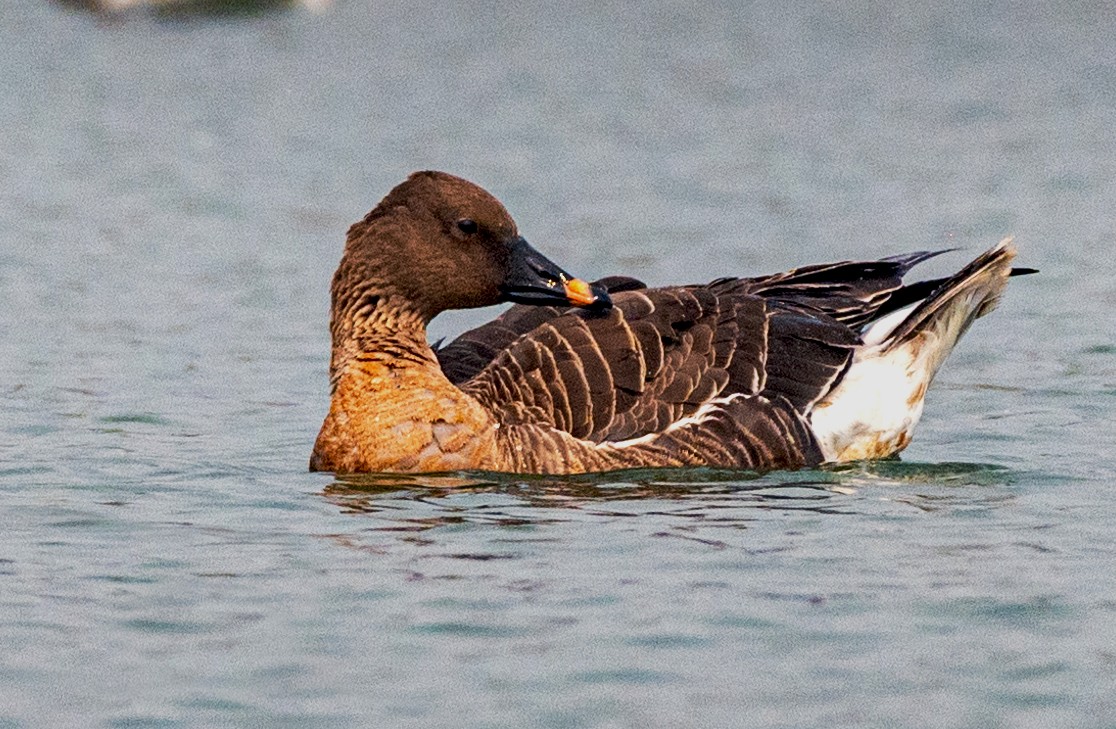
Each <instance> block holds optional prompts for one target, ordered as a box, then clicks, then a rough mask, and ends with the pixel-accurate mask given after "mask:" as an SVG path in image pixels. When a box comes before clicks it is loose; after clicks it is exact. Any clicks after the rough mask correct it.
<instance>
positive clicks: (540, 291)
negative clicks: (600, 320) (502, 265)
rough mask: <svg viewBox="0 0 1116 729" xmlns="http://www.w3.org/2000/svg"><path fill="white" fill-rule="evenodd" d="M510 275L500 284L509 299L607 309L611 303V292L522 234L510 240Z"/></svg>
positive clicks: (505, 297) (521, 302)
mask: <svg viewBox="0 0 1116 729" xmlns="http://www.w3.org/2000/svg"><path fill="white" fill-rule="evenodd" d="M510 253H511V260H510V262H509V265H508V275H507V277H506V278H505V279H504V283H503V284H502V285H501V286H500V291H501V293H502V294H503V297H504V299H505V300H506V301H514V302H515V303H517V304H534V305H536V306H581V307H586V308H591V309H596V310H602V311H603V310H607V309H609V308H611V306H612V300H611V299H610V298H609V296H608V292H606V291H605V290H604V288H603V287H602V286H600V285H598V284H590V283H588V282H586V281H583V280H582V279H579V278H574V277H573V276H571V275H570V274H568V273H566V272H565V271H564V270H562V269H561V268H559V267H558V265H557V264H556V263H554V262H553V261H551V260H550V259H549V258H547V257H546V256H544V255H543V254H541V253H539V252H538V251H536V250H535V249H534V248H532V247H531V245H530V244H529V243H527V241H526V240H524V239H523V238H516V239H515V240H513V241H512V243H511V251H510Z"/></svg>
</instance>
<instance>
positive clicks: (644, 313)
mask: <svg viewBox="0 0 1116 729" xmlns="http://www.w3.org/2000/svg"><path fill="white" fill-rule="evenodd" d="M944 252H945V251H920V252H915V253H909V254H905V255H897V256H891V257H888V258H883V259H880V260H875V261H867V262H856V261H842V262H837V263H827V264H821V265H811V266H805V267H801V268H796V269H794V270H791V271H787V272H784V273H776V274H772V275H764V276H757V277H752V278H737V277H731V278H719V279H717V280H715V281H712V282H710V283H707V284H698V285H685V286H667V287H662V288H649V287H647V286H646V285H644V284H643V283H642V282H640V281H638V280H636V279H634V278H629V277H624V276H612V277H608V278H604V279H601V280H599V281H595V282H592V283H589V282H586V281H584V280H582V279H579V278H575V277H573V276H571V275H570V274H568V273H567V272H566V271H565V270H563V269H562V268H560V267H559V266H558V265H556V264H555V263H554V262H552V261H550V260H549V259H547V258H546V257H545V256H543V255H542V254H541V253H539V252H538V251H537V250H535V249H534V248H533V247H532V246H531V245H529V244H528V242H527V241H526V239H524V238H523V237H522V236H521V235H520V233H519V230H518V228H517V227H516V224H515V221H514V220H513V219H512V217H511V216H510V215H509V213H508V211H507V210H506V209H505V208H504V206H503V205H502V204H501V203H500V202H499V201H498V200H497V199H496V198H495V197H493V196H492V195H491V194H490V193H489V192H487V191H486V190H484V189H482V188H481V187H479V186H477V185H475V184H473V183H472V182H469V181H467V180H464V179H462V178H460V177H456V176H453V175H450V174H447V173H444V172H436V171H423V172H416V173H414V174H412V175H410V176H409V177H408V178H407V179H406V180H405V181H404V182H402V183H400V184H399V185H397V186H396V187H395V188H393V189H392V190H391V191H390V192H389V193H388V194H387V195H386V196H385V197H384V198H383V200H382V201H381V202H380V203H379V204H378V205H377V206H376V207H375V208H374V209H373V210H372V211H371V212H369V213H368V214H367V215H366V216H365V217H364V218H363V219H361V220H360V221H358V222H357V223H355V224H354V225H353V226H352V227H351V228H350V229H349V231H348V235H347V239H346V242H345V247H344V251H343V254H342V256H341V262H340V264H339V265H338V268H337V271H336V273H335V274H334V276H333V281H332V286H331V299H332V306H331V312H330V333H331V337H332V352H331V357H330V363H329V378H330V402H329V411H328V413H327V415H326V416H325V420H324V422H323V424H322V427H321V431H320V433H319V434H318V437H317V440H316V442H315V444H314V449H313V453H312V455H311V458H310V469H311V470H313V471H332V472H336V473H364V472H410V473H434V472H449V471H462V470H481V471H493V472H507V473H534V474H575V473H587V472H603V471H611V470H619V469H627V468H655V467H693V466H698V467H702V466H704V467H715V468H730V469H746V470H751V471H770V470H774V469H797V468H805V467H815V466H819V465H822V464H827V463H839V462H846V461H855V460H862V459H878V458H885V457H888V456H892V455H893V454H896V453H898V452H899V451H901V450H903V449H904V448H905V447H906V446H907V444H908V443H910V440H911V435H912V432H913V430H914V427H915V425H916V424H917V423H918V420H919V418H920V416H921V414H922V409H923V401H924V398H925V395H926V390H927V387H929V385H930V382H931V380H933V378H934V375H935V374H936V373H937V371H938V369H939V367H940V366H941V365H942V363H943V362H944V360H945V359H946V357H947V356H948V355H949V353H950V351H951V350H952V349H953V347H954V345H955V344H956V343H957V341H958V338H959V337H960V336H961V335H962V334H963V333H964V332H965V331H966V330H967V329H968V328H969V325H970V324H972V322H973V321H974V320H975V319H977V318H979V317H981V316H984V315H985V314H987V313H988V312H990V311H991V310H992V309H993V308H994V307H995V306H996V304H997V302H998V300H999V298H1000V295H1001V293H1002V292H1003V290H1004V287H1005V286H1006V284H1007V280H1008V278H1009V277H1010V276H1012V275H1013V274H1020V273H1030V272H1031V270H1030V269H1018V268H1016V269H1013V268H1012V265H1011V263H1012V260H1013V258H1014V257H1015V253H1016V250H1015V247H1014V246H1013V244H1012V242H1011V239H1005V240H1003V241H1001V242H1000V243H999V244H998V245H996V246H994V247H992V248H991V249H990V250H988V251H986V252H984V253H982V254H981V255H979V256H977V257H976V258H975V259H974V260H973V261H972V262H970V263H969V264H968V265H966V266H964V267H963V268H961V269H960V270H959V271H958V272H957V273H955V274H954V275H952V276H948V277H945V278H939V279H934V280H927V281H920V282H917V283H911V284H904V283H903V281H902V278H903V276H904V275H905V274H906V273H907V272H908V271H909V270H910V269H911V268H912V267H913V266H915V265H916V264H918V263H921V262H923V261H925V260H927V259H929V258H932V257H934V256H937V255H939V254H941V253H944ZM501 302H512V303H513V306H511V307H510V308H509V309H507V310H506V311H505V312H504V313H502V314H501V315H500V316H498V317H496V318H495V319H494V320H493V321H490V322H488V323H486V324H483V325H481V326H479V327H477V328H475V329H472V330H469V331H466V332H465V333H463V334H462V335H460V336H459V337H457V338H456V339H455V340H453V341H452V342H450V343H448V344H446V345H445V346H437V345H435V346H432V345H431V344H430V343H428V341H427V332H426V328H427V325H428V324H429V323H430V321H431V319H433V318H434V317H435V316H437V315H438V314H439V313H441V312H443V311H446V310H448V309H463V308H471V307H482V306H489V305H493V304H497V303H501Z"/></svg>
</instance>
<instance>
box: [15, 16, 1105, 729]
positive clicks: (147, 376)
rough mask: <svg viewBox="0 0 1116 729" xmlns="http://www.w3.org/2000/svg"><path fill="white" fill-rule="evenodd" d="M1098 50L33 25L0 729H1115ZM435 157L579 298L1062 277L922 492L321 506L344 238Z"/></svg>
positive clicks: (927, 460) (1025, 321)
mask: <svg viewBox="0 0 1116 729" xmlns="http://www.w3.org/2000/svg"><path fill="white" fill-rule="evenodd" d="M1113 28H1116V15H1114V13H1113V11H1112V10H1110V9H1109V8H1108V6H1106V5H1104V4H1090V3H1085V2H1081V3H1063V4H1059V5H1057V6H1054V5H1049V6H1042V7H1039V6H1036V7H1033V8H1032V7H1027V6H1018V5H1015V4H1010V3H998V2H997V3H991V4H986V5H985V6H982V7H981V8H978V9H976V8H971V7H964V6H961V5H946V6H942V7H940V8H937V9H929V8H926V7H924V6H923V4H918V3H898V4H895V3H888V4H884V3H867V2H866V3H856V4H844V5H841V6H839V7H832V6H830V5H829V4H815V5H810V4H807V5H795V6H793V7H781V6H778V7H777V6H775V5H773V4H759V5H755V4H753V5H749V6H748V7H743V8H741V7H737V5H736V4H732V3H725V4H720V5H716V4H714V5H711V6H708V7H703V8H702V9H701V10H700V11H696V10H694V9H692V8H691V7H690V6H689V5H688V4H682V3H678V4H671V3H666V4H662V3H660V4H654V5H646V6H631V5H630V4H627V3H615V4H613V3H582V4H573V5H568V4H566V5H561V6H554V7H549V6H548V7H530V6H518V5H514V4H513V5H507V4H496V3H483V4H470V5H465V4H461V5H446V4H445V3H427V4H423V3H419V4H415V3H407V4H396V5H392V4H383V3H376V4H373V3H369V2H365V1H364V0H349V1H348V2H338V3H335V4H334V5H333V6H332V7H330V8H328V9H327V10H326V11H325V12H320V13H311V12H308V11H305V10H300V9H290V10H288V11H283V12H274V13H268V14H262V15H252V16H219V17H208V16H205V15H191V16H185V17H174V18H165V17H162V16H158V15H153V14H148V13H145V12H142V11H141V12H136V13H130V14H126V15H124V16H121V17H117V18H112V19H107V18H100V17H96V16H93V15H91V14H89V13H86V12H83V11H81V10H79V9H76V8H74V7H72V6H69V5H65V4H61V3H52V2H46V0H8V1H7V2H5V3H3V4H2V5H0V128H2V129H3V133H2V134H0V179H3V180H4V184H3V185H2V186H0V344H2V347H3V356H0V432H2V434H3V437H2V438H0V513H2V514H3V526H4V528H3V529H2V530H0V648H2V650H0V726H5V727H7V726H12V727H24V726H27V727H31V726H107V727H114V726H145V727H146V726H160V727H188V726H199V727H200V726H216V725H244V726H297V727H311V726H329V727H337V726H400V727H403V726H422V727H478V728H479V727H486V728H487V727H523V726H532V727H535V726H537V727H648V726H651V727H657V726H661V727H690V726H692V727H708V726H750V727H787V726H794V727H811V726H818V727H820V726H826V727H829V726H848V725H856V726H874V727H969V726H973V727H976V726H979V727H1036V728H1039V727H1041V728H1047V727H1114V726H1116V699H1114V698H1113V697H1114V696H1116V569H1114V568H1113V564H1116V547H1114V546H1113V545H1114V543H1116V526H1114V525H1116V514H1114V511H1113V507H1112V505H1111V502H1112V494H1113V481H1114V475H1116V474H1114V471H1116V469H1114V468H1113V466H1112V454H1113V453H1116V437H1114V436H1113V428H1112V423H1113V422H1114V421H1116V406H1114V404H1116V325H1114V321H1113V316H1112V313H1111V312H1112V310H1113V307H1114V306H1116V284H1114V283H1113V281H1114V279H1113V276H1112V272H1111V269H1112V265H1111V262H1112V251H1113V250H1116V248H1114V246H1116V212H1114V211H1116V204H1114V203H1116V188H1114V184H1116V183H1114V180H1116V145H1113V144H1112V141H1111V137H1112V129H1114V128H1116V56H1114V55H1113V51H1112V48H1113V47H1114V44H1113V41H1116V37H1114V35H1113V30H1112V29H1113ZM422 168H439V169H446V170H448V171H451V172H455V173H458V174H462V175H465V176H467V177H470V178H472V179H475V180H477V181H478V182H481V183H482V184H484V185H485V186H487V187H488V188H490V189H491V190H492V191H493V192H494V193H496V194H497V195H498V196H499V197H500V198H501V199H503V200H504V201H505V202H506V203H507V205H508V207H509V208H510V209H511V211H512V212H513V214H514V215H515V216H516V218H517V220H518V221H519V223H520V227H521V229H522V230H523V232H524V233H525V234H526V235H527V237H528V238H529V239H530V240H531V241H532V242H533V243H534V244H535V245H536V246H537V247H538V248H540V249H542V250H544V251H546V252H547V253H548V254H549V255H551V256H552V257H553V258H555V259H556V260H558V261H560V262H561V263H562V264H563V265H564V266H565V267H566V268H568V269H569V270H571V271H573V272H576V273H577V274H579V275H582V276H585V277H596V276H602V275H607V274H612V273H627V274H631V275H635V276H639V277H642V278H644V279H646V280H647V281H649V282H651V283H669V282H689V281H700V280H706V279H709V278H712V277H715V276H718V275H726V274H733V273H760V272H768V271H773V270H780V269H784V268H788V267H791V266H794V265H798V264H801V263H806V262H813V261H820V260H831V259H840V258H850V257H858V256H876V255H887V254H891V253H895V252H899V251H906V250H916V249H921V248H927V247H961V248H963V249H964V254H969V253H973V252H975V251H976V250H979V249H981V248H983V247H985V246H988V245H991V244H993V243H995V242H996V241H997V240H998V239H999V238H1000V237H1002V236H1003V235H1007V234H1014V235H1015V236H1016V239H1017V242H1018V245H1019V248H1020V250H1021V263H1022V264H1023V265H1027V266H1034V267H1037V268H1040V269H1042V274H1041V275H1039V276H1031V277H1027V278H1025V279H1019V280H1016V281H1013V283H1012V285H1011V287H1010V288H1009V290H1008V292H1007V295H1006V296H1005V298H1004V301H1003V304H1002V306H1001V308H1000V309H999V310H998V311H997V312H995V314H993V315H992V316H991V317H990V318H988V319H986V320H983V321H981V322H979V323H977V324H976V325H975V326H974V327H973V329H972V330H971V332H970V333H969V335H968V336H967V338H966V339H965V341H964V342H963V343H962V345H961V347H960V348H959V349H958V351H957V352H956V353H955V354H954V356H953V358H952V359H951V361H950V362H949V363H948V364H947V366H946V368H945V369H944V370H943V372H942V374H941V376H940V377H939V379H938V381H937V382H936V383H935V386H934V388H933V389H932V391H931V395H930V398H929V401H928V404H927V409H926V415H925V417H924V420H923V423H922V424H921V426H920V429H919V431H918V433H917V436H916V439H915V442H914V444H913V445H912V446H911V447H910V448H909V449H908V451H907V452H906V453H905V455H904V459H903V460H902V461H895V462H886V463H877V464H860V465H852V466H846V467H840V468H832V469H822V470H817V471H803V472H797V473H789V474H788V473H776V474H768V475H766V476H763V477H757V476H755V475H752V474H745V473H732V472H717V471H703V470H696V471H680V472H631V473H620V474H609V475H606V476H595V477H584V478H576V479H540V478H517V477H501V476H493V475H490V474H457V475H452V476H444V477H433V478H431V477H427V478H401V477H396V478H383V477H367V478H361V479H344V480H337V479H334V478H333V477H331V476H329V475H324V474H308V473H307V472H306V462H307V459H308V456H309V450H310V446H311V444H312V442H313V438H314V435H315V434H316V432H317V428H318V426H319V424H320V422H321V417H322V416H323V414H324V412H325V408H326V404H327V401H328V391H327V381H326V366H327V361H328V351H327V349H328V333H327V330H326V323H327V319H328V286H329V277H330V275H331V273H332V270H333V267H334V266H335V265H336V262H337V259H338V257H339V255H340V248H341V244H342V241H343V236H344V231H345V229H346V227H347V226H348V225H349V224H350V223H351V222H352V221H354V220H356V219H358V218H359V217H360V216H362V215H363V214H364V213H365V212H366V211H367V210H368V209H369V208H371V207H372V206H373V205H374V204H375V202H376V201H377V200H378V199H379V198H380V197H381V196H382V195H383V194H384V193H385V192H386V191H387V190H388V189H389V188H390V187H391V186H392V185H393V184H395V183H396V182H398V181H399V180H401V179H402V178H403V177H404V176H405V175H406V174H407V173H409V172H410V171H412V170H414V169H422ZM964 254H955V255H954V256H947V257H943V258H942V259H936V260H935V261H934V262H932V264H927V274H928V275H934V274H940V273H942V272H943V271H945V270H947V269H948V268H949V267H950V266H952V265H959V263H960V261H962V260H963V257H964ZM489 315H490V312H470V313H466V314H461V315H456V316H453V317H447V318H446V320H445V321H442V320H439V321H437V322H435V327H434V332H433V333H434V336H441V335H443V334H446V333H452V332H454V331H458V330H460V329H461V328H462V327H463V326H465V325H467V324H469V323H471V322H477V321H479V320H481V319H483V318H484V317H486V316H489Z"/></svg>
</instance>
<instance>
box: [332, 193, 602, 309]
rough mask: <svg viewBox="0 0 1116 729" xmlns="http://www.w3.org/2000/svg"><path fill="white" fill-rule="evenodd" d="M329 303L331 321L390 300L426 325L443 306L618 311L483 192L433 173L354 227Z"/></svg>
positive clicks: (388, 198) (393, 196)
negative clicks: (526, 234) (548, 255)
mask: <svg viewBox="0 0 1116 729" xmlns="http://www.w3.org/2000/svg"><path fill="white" fill-rule="evenodd" d="M333 298H334V313H335V315H336V314H339V313H344V312H349V313H355V312H357V311H359V310H361V309H367V308H370V307H368V306H367V304H368V302H370V301H371V302H380V301H388V302H390V305H391V306H392V307H393V308H394V309H396V310H407V311H410V312H413V313H414V314H416V315H418V316H419V317H420V318H421V319H422V320H423V321H424V322H429V321H430V319H432V318H433V317H434V316H436V315H437V314H438V313H440V312H442V311H445V310H447V309H467V308H472V307H478V306H489V305H492V304H497V303H500V302H504V301H513V302H518V303H523V304H534V305H550V306H555V305H557V306H579V307H585V308H588V309H591V310H598V311H604V310H607V309H608V308H609V307H611V305H612V303H611V301H610V300H609V297H608V294H607V293H606V292H605V290H604V288H603V287H601V286H599V285H597V284H589V283H586V282H585V281H583V280H581V279H578V278H575V277H573V276H571V275H570V274H568V273H567V272H566V271H564V270H563V269H562V268H561V267H559V266H558V265H557V264H556V263H554V262H553V261H551V260H549V259H548V258H546V257H545V256H544V255H542V254H541V253H539V252H538V251H537V250H535V249H534V248H532V247H531V245H530V244H528V243H527V241H526V240H525V239H524V238H523V236H521V235H520V234H519V230H518V228H517V227H516V224H515V221H514V220H512V217H511V215H509V214H508V211H507V210H506V209H505V208H504V206H503V205H502V204H501V203H500V201H499V200H497V199H496V198H495V197H493V196H492V195H491V194H489V193H488V192H487V191H485V190H484V189H482V188H481V187H479V186H477V185H475V184H473V183H471V182H469V181H467V180H464V179H462V178H460V177H454V176H453V175H449V174H446V173H444V172H430V171H427V172H416V173H414V174H412V175H411V176H410V177H408V178H407V179H406V180H405V181H404V182H402V183H400V184H399V185H397V186H396V187H395V188H394V189H393V190H392V191H391V192H389V193H388V194H387V196H386V197H385V198H384V199H383V200H382V201H380V203H379V205H377V206H376V207H375V208H374V209H373V210H372V211H371V212H370V213H368V215H366V216H365V217H364V219H363V220H361V221H359V222H358V223H356V224H355V225H353V226H352V227H351V228H350V229H349V234H348V238H347V240H346V243H345V251H344V254H343V255H342V258H341V264H340V266H339V267H338V269H337V273H336V274H335V275H334V279H333ZM362 302H363V303H362ZM339 310H340V311H339Z"/></svg>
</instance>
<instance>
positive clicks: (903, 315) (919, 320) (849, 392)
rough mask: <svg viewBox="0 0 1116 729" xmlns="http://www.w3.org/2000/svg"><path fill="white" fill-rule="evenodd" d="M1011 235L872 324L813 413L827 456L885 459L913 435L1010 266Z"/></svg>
mask: <svg viewBox="0 0 1116 729" xmlns="http://www.w3.org/2000/svg"><path fill="white" fill-rule="evenodd" d="M1015 252H1016V251H1015V246H1014V245H1013V244H1012V241H1011V239H1010V238H1005V239H1004V240H1002V241H1000V243H999V244H997V245H996V246H994V247H992V248H991V249H989V250H988V251H985V252H984V253H982V254H981V255H980V256H978V257H977V258H975V259H974V260H973V261H972V262H971V263H969V264H968V265H967V266H965V267H964V268H962V269H961V270H960V271H958V272H957V273H956V274H954V275H953V276H950V277H948V278H946V279H943V280H942V281H941V283H940V284H939V285H938V286H937V287H936V288H934V289H933V290H932V291H931V292H930V293H929V294H928V295H927V296H926V297H925V298H924V299H922V300H921V301H918V302H915V303H914V304H911V305H909V306H907V307H904V308H902V309H899V310H898V311H893V312H890V313H888V314H887V315H886V316H884V317H881V318H879V319H877V320H875V321H872V322H869V323H868V324H867V325H866V326H865V329H864V331H863V332H862V333H861V339H862V340H863V345H862V346H860V347H859V348H858V350H857V352H856V354H855V355H854V357H853V360H852V362H851V364H850V365H849V368H848V371H847V372H846V374H845V376H844V378H842V379H841V381H840V382H839V383H838V384H837V386H836V387H835V388H834V389H833V390H831V391H830V392H829V393H828V394H827V395H826V396H825V397H824V398H822V400H820V401H819V402H818V403H817V405H815V407H814V410H813V411H812V412H811V414H810V423H811V427H812V429H813V431H814V435H815V437H816V438H817V439H818V443H819V445H820V446H821V449H822V452H823V454H824V456H825V458H826V460H827V461H835V462H840V461H854V460H861V459H866V458H885V457H887V456H890V455H892V454H894V453H898V452H899V451H901V450H902V449H903V448H905V447H906V446H907V445H908V444H909V443H910V440H911V436H912V434H913V430H914V426H915V425H916V424H917V423H918V420H919V418H920V417H921V416H922V406H923V400H924V398H925V396H926V390H927V388H928V387H929V386H930V383H931V381H933V379H934V376H935V375H936V374H937V372H938V370H939V368H940V367H941V366H942V363H943V362H945V360H946V358H947V357H948V356H949V353H950V352H952V351H953V348H954V347H955V346H956V344H957V342H958V340H959V339H960V338H961V336H962V335H963V334H964V333H965V332H966V331H967V330H968V329H969V327H970V326H971V325H972V323H973V322H974V321H976V320H977V319H979V318H980V317H982V316H984V315H985V314H988V313H989V312H990V311H992V310H993V309H994V308H995V307H996V304H997V303H998V302H999V300H1000V296H1001V295H1002V293H1003V290H1004V287H1005V286H1006V285H1007V281H1008V278H1009V277H1010V276H1012V275H1013V274H1022V273H1031V271H1030V270H1028V269H1012V267H1011V262H1012V260H1013V259H1014V258H1015Z"/></svg>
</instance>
